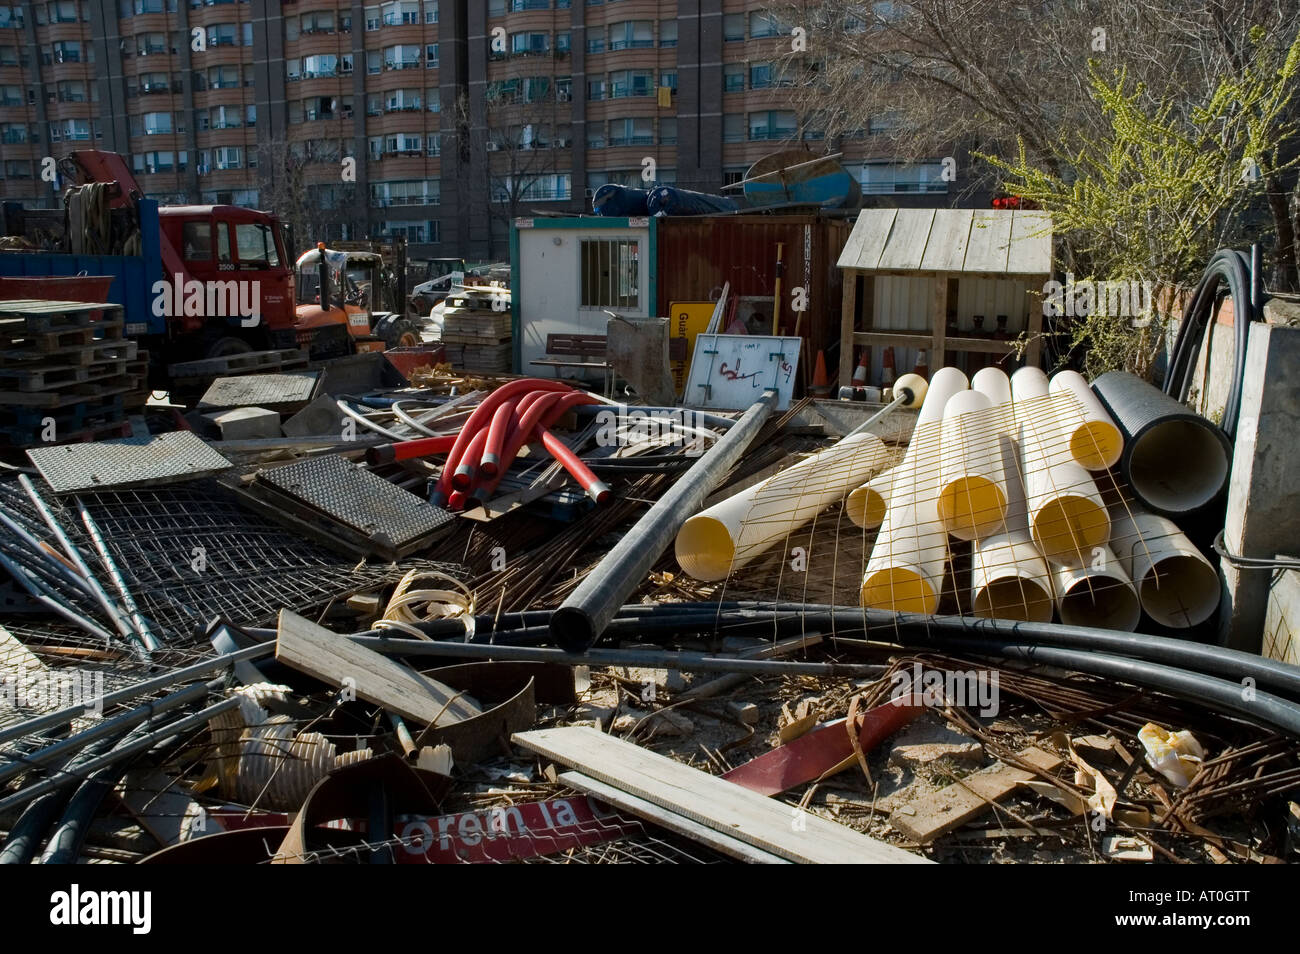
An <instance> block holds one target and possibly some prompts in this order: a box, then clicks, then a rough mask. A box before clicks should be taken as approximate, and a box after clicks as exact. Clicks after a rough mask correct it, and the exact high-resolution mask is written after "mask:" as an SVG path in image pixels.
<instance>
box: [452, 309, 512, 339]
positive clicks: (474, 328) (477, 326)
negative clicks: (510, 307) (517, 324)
mask: <svg viewBox="0 0 1300 954" xmlns="http://www.w3.org/2000/svg"><path fill="white" fill-rule="evenodd" d="M453 335H456V336H461V335H464V336H469V337H473V338H495V339H498V340H499V339H501V338H509V337H510V335H511V324H510V315H509V313H506V314H499V313H496V314H492V315H491V316H490V317H482V318H479V317H473V318H471V317H465V316H460V315H456V316H449V317H447V318H446V319H444V320H443V323H442V337H443V338H444V340H445V339H446V338H448V337H449V336H453Z"/></svg>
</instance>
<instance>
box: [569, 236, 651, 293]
mask: <svg viewBox="0 0 1300 954" xmlns="http://www.w3.org/2000/svg"><path fill="white" fill-rule="evenodd" d="M640 264H641V261H640V242H638V241H637V240H636V239H586V240H584V241H583V242H582V307H584V308H625V309H629V310H637V309H639V308H640V307H641V292H640V278H641V268H640Z"/></svg>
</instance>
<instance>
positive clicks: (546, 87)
mask: <svg viewBox="0 0 1300 954" xmlns="http://www.w3.org/2000/svg"><path fill="white" fill-rule="evenodd" d="M550 98H551V79H550V77H549V76H530V77H528V78H527V79H525V80H524V102H525V103H544V102H546V101H548V100H549V99H550Z"/></svg>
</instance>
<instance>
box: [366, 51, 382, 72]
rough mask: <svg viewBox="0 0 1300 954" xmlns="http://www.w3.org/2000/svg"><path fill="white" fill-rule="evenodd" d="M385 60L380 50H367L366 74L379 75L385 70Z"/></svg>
mask: <svg viewBox="0 0 1300 954" xmlns="http://www.w3.org/2000/svg"><path fill="white" fill-rule="evenodd" d="M383 63H384V58H383V55H382V54H381V53H380V52H379V51H378V50H366V72H367V73H378V72H379V71H380V70H381V69H382V68H383Z"/></svg>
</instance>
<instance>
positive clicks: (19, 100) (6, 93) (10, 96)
mask: <svg viewBox="0 0 1300 954" xmlns="http://www.w3.org/2000/svg"><path fill="white" fill-rule="evenodd" d="M22 104H23V88H22V87H21V86H0V106H21V105H22Z"/></svg>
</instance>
